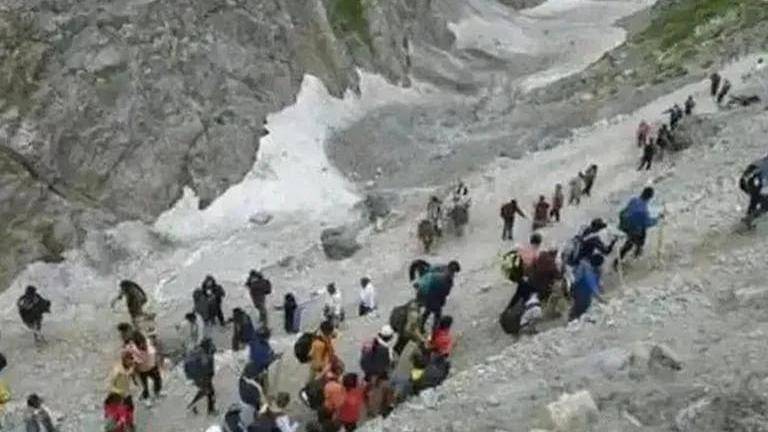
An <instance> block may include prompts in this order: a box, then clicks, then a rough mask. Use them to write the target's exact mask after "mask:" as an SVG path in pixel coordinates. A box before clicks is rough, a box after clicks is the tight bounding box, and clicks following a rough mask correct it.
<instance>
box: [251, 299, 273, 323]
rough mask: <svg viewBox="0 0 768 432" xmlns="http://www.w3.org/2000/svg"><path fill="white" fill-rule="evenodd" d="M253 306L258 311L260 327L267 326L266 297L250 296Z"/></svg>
mask: <svg viewBox="0 0 768 432" xmlns="http://www.w3.org/2000/svg"><path fill="white" fill-rule="evenodd" d="M251 300H252V301H253V307H254V308H256V310H257V311H259V321H260V322H261V326H262V327H269V315H267V299H266V298H265V297H253V296H252V297H251Z"/></svg>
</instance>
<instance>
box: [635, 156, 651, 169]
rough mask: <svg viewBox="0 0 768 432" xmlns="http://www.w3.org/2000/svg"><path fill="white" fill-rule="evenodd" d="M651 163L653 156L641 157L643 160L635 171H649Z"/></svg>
mask: <svg viewBox="0 0 768 432" xmlns="http://www.w3.org/2000/svg"><path fill="white" fill-rule="evenodd" d="M652 163H653V155H651V156H650V157H648V156H643V160H641V161H640V166H639V167H637V170H638V171H641V170H643V169H645V170H646V171H648V170H650V169H651V164H652Z"/></svg>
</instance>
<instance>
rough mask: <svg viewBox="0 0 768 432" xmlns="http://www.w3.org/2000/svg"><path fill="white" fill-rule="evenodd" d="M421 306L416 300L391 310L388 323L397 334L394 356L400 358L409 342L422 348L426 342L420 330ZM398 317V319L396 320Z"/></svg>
mask: <svg viewBox="0 0 768 432" xmlns="http://www.w3.org/2000/svg"><path fill="white" fill-rule="evenodd" d="M421 313H422V312H421V306H419V303H418V302H417V301H416V300H411V301H409V302H408V303H406V304H404V305H402V306H400V307H398V308H395V309H393V310H392V315H391V316H390V318H389V323H390V325H391V326H392V329H393V330H395V332H397V343H395V348H394V349H395V354H397V355H398V356H401V355H402V354H403V351H404V350H405V347H406V346H408V343H409V342H414V343H416V344H418V345H419V346H420V347H423V346H424V345H425V344H426V342H427V340H426V337H425V336H424V334H423V332H422V330H421ZM398 316H399V318H398Z"/></svg>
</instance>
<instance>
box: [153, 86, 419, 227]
mask: <svg viewBox="0 0 768 432" xmlns="http://www.w3.org/2000/svg"><path fill="white" fill-rule="evenodd" d="M360 89H361V95H360V96H357V95H355V94H354V93H352V92H348V93H347V94H346V96H345V97H344V99H338V98H334V97H333V96H331V95H330V94H329V93H328V90H327V89H326V88H325V86H324V85H323V83H322V82H321V81H320V80H319V79H318V78H316V77H314V76H310V75H307V76H306V77H305V79H304V82H303V84H302V86H301V90H300V92H299V95H298V97H297V99H296V103H295V104H294V105H292V106H289V107H287V108H285V109H284V110H282V111H281V112H279V113H276V114H273V115H270V116H269V117H268V118H267V125H266V128H267V129H268V130H269V131H270V134H269V135H268V136H266V137H265V138H263V139H262V140H261V147H260V149H259V155H258V161H257V162H256V163H255V164H254V166H253V168H252V169H251V171H250V172H249V173H248V174H247V175H246V176H245V178H244V180H243V181H242V182H240V183H238V184H236V185H234V186H232V187H231V188H229V190H227V191H226V192H225V193H224V194H223V195H222V196H220V197H219V198H218V199H216V200H215V201H214V202H213V203H212V204H211V205H210V206H209V207H208V208H206V209H205V210H198V202H199V200H198V198H197V196H195V193H194V192H193V191H191V190H190V189H187V190H185V191H184V195H183V197H182V198H181V199H180V200H179V202H178V203H177V204H176V205H175V206H174V207H173V208H172V209H171V210H169V211H167V212H165V213H164V214H162V215H161V216H160V217H159V218H158V220H157V222H156V223H155V228H156V229H157V230H158V231H159V232H161V233H164V234H167V235H169V236H171V237H172V238H175V239H178V240H192V239H199V238H207V237H213V236H216V235H217V234H221V233H228V232H233V231H235V230H237V229H239V228H242V227H243V226H245V225H246V224H248V221H249V218H251V217H252V216H253V215H254V214H257V213H269V214H273V215H275V217H276V218H279V214H280V213H288V212H303V213H306V217H307V219H309V220H329V219H330V220H336V219H341V218H344V217H345V216H346V215H347V212H348V210H349V209H350V208H351V207H352V206H353V205H354V204H355V203H356V202H357V201H358V200H359V199H360V198H359V196H358V195H357V193H356V190H355V187H354V185H353V184H351V183H350V182H348V181H347V180H346V179H345V178H344V177H343V176H342V174H341V173H339V172H338V171H337V170H336V169H335V168H334V167H333V166H332V165H331V163H330V161H329V160H328V157H327V156H326V154H325V150H324V143H325V140H326V138H327V137H328V135H329V133H331V132H332V130H333V129H334V128H341V127H344V126H345V125H348V124H350V123H351V122H354V121H356V120H358V119H359V118H361V117H363V116H364V115H365V114H366V113H368V112H370V111H372V110H374V109H376V108H378V107H380V106H383V105H385V104H388V103H393V102H408V101H409V100H412V99H415V98H416V97H418V96H419V94H420V93H421V90H423V89H424V88H411V89H404V88H402V87H397V86H394V85H392V84H390V83H388V82H387V81H386V80H384V79H383V78H382V77H380V76H377V75H371V74H367V73H365V72H360Z"/></svg>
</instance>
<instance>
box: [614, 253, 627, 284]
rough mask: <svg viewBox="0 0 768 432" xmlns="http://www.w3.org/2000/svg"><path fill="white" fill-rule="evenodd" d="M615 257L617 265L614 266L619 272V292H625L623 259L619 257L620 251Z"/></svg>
mask: <svg viewBox="0 0 768 432" xmlns="http://www.w3.org/2000/svg"><path fill="white" fill-rule="evenodd" d="M616 259H617V260H618V263H619V265H618V266H616V269H617V270H618V273H619V286H620V287H621V292H625V291H626V290H627V285H626V284H625V282H624V260H623V259H622V258H621V252H619V255H618V257H617V258H616Z"/></svg>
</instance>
